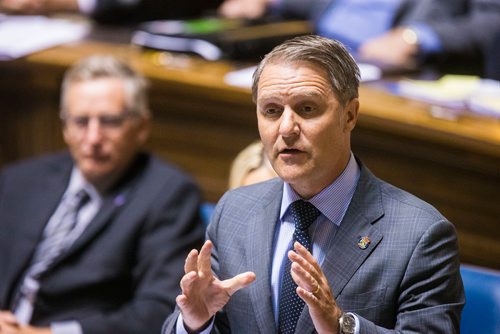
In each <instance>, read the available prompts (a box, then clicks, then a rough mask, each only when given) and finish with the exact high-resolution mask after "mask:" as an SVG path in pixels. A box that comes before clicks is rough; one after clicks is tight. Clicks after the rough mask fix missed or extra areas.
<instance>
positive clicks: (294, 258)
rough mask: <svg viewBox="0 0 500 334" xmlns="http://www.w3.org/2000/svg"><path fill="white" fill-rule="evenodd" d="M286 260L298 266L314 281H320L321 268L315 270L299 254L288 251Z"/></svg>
mask: <svg viewBox="0 0 500 334" xmlns="http://www.w3.org/2000/svg"><path fill="white" fill-rule="evenodd" d="M288 258H289V259H290V261H292V264H294V263H295V264H296V265H298V266H300V267H301V268H302V269H303V270H304V271H306V272H307V273H308V274H309V275H310V276H312V277H313V278H314V279H315V280H316V281H318V282H319V281H321V275H322V274H321V273H322V272H321V268H319V270H317V269H316V268H315V266H314V265H312V264H311V263H309V262H307V261H306V259H304V258H303V257H302V256H301V255H300V254H297V253H296V252H294V251H289V253H288Z"/></svg>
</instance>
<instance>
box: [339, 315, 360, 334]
mask: <svg viewBox="0 0 500 334" xmlns="http://www.w3.org/2000/svg"><path fill="white" fill-rule="evenodd" d="M339 323H340V333H341V334H354V333H355V329H356V328H355V327H356V320H355V319H354V316H353V315H352V314H347V313H344V314H343V315H342V316H341V317H340V319H339Z"/></svg>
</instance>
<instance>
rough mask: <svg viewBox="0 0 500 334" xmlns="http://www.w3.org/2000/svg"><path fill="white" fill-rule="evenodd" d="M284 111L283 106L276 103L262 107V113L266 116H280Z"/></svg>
mask: <svg viewBox="0 0 500 334" xmlns="http://www.w3.org/2000/svg"><path fill="white" fill-rule="evenodd" d="M282 112H283V108H281V107H279V106H276V105H268V106H265V107H263V108H262V109H261V113H262V114H263V115H264V116H265V117H279V115H281V113H282Z"/></svg>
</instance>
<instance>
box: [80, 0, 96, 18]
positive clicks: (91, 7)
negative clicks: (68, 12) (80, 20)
mask: <svg viewBox="0 0 500 334" xmlns="http://www.w3.org/2000/svg"><path fill="white" fill-rule="evenodd" d="M77 1H78V8H79V9H80V12H81V13H83V14H86V15H90V14H92V13H93V12H94V11H95V8H96V6H97V0H77Z"/></svg>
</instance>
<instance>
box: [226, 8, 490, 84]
mask: <svg viewBox="0 0 500 334" xmlns="http://www.w3.org/2000/svg"><path fill="white" fill-rule="evenodd" d="M219 13H220V14H221V15H223V16H226V17H247V18H256V17H261V16H263V15H275V16H277V17H281V18H287V19H288V18H290V19H294V18H295V19H307V20H310V21H311V22H312V24H313V26H314V30H315V32H316V33H317V34H319V35H321V36H325V37H329V38H334V39H336V40H339V41H341V42H342V43H343V44H345V45H346V46H348V48H349V49H350V50H351V52H353V53H354V55H355V57H356V58H357V59H358V60H361V61H367V62H373V63H378V64H382V65H384V66H387V67H388V68H392V69H415V68H418V67H419V66H420V65H422V64H431V65H434V66H436V67H437V68H438V69H439V70H440V71H442V72H455V73H468V74H478V75H483V74H484V59H485V58H488V55H487V53H488V52H489V50H490V49H491V48H492V44H493V39H494V32H495V31H499V30H500V0H225V1H224V3H223V4H222V6H221V7H220V8H219Z"/></svg>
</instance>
